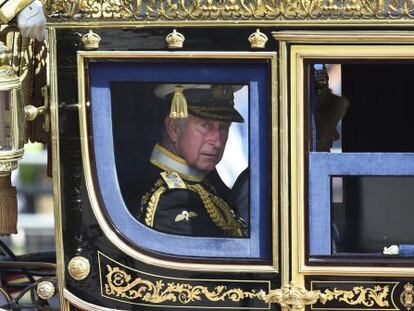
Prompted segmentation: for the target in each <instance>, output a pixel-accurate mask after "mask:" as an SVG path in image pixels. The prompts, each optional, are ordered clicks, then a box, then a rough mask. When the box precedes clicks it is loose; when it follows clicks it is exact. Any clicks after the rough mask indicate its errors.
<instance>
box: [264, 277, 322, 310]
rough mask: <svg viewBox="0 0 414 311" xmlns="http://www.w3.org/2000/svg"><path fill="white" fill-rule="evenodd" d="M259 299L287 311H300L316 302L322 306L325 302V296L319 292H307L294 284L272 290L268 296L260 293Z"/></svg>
mask: <svg viewBox="0 0 414 311" xmlns="http://www.w3.org/2000/svg"><path fill="white" fill-rule="evenodd" d="M261 298H262V299H263V300H264V301H266V302H270V303H275V304H279V305H280V306H281V307H283V308H288V309H289V310H302V309H303V308H304V307H305V306H307V305H313V304H315V303H316V302H318V301H319V302H320V303H322V304H325V302H326V296H325V295H324V294H322V293H321V292H320V291H319V290H316V291H308V290H306V289H305V288H304V287H303V286H301V285H296V284H295V282H291V283H290V284H287V285H283V286H282V287H281V288H278V289H272V290H270V291H269V294H265V293H263V292H262V296H261Z"/></svg>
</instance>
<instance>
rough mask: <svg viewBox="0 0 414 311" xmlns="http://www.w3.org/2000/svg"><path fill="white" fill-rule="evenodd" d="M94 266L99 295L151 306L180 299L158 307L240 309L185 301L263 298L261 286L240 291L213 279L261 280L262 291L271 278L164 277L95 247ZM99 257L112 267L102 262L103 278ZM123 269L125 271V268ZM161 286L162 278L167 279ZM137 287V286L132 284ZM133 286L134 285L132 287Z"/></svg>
mask: <svg viewBox="0 0 414 311" xmlns="http://www.w3.org/2000/svg"><path fill="white" fill-rule="evenodd" d="M97 253H98V267H99V277H100V284H101V295H102V297H105V298H108V299H111V300H115V301H120V302H124V303H129V304H134V305H141V306H151V307H155V305H154V304H160V303H162V302H165V301H172V302H180V303H181V305H162V304H160V305H156V307H158V308H192V309H200V308H202V309H203V310H205V309H226V310H232V309H237V310H243V309H245V308H243V307H240V306H238V307H214V306H213V307H207V306H194V305H193V306H190V305H186V304H188V303H190V302H199V301H201V300H202V297H203V296H204V297H205V298H207V300H209V301H213V302H214V301H215V302H218V301H225V299H226V297H227V298H228V299H229V300H231V301H234V302H237V301H240V300H242V299H244V298H251V299H253V298H257V299H258V300H262V301H264V296H263V295H264V293H263V290H260V291H258V292H256V291H254V290H251V291H250V292H248V291H243V290H241V289H240V288H233V289H228V288H227V286H226V285H224V284H222V285H217V283H225V282H229V283H230V282H231V283H238V284H240V283H245V284H252V283H257V284H263V285H266V287H267V289H266V292H269V291H270V286H271V282H270V281H268V280H237V279H187V278H179V277H165V276H162V275H158V274H153V273H147V272H143V271H140V270H137V269H134V268H131V267H128V266H126V265H124V264H122V263H119V262H117V261H116V260H114V259H112V258H111V257H109V256H107V255H105V254H104V253H102V252H100V251H98V252H97ZM101 258H106V260H108V261H110V262H111V263H113V264H114V265H116V267H112V266H111V265H108V264H106V267H107V268H108V267H109V268H110V269H108V270H109V272H108V273H107V274H106V275H105V279H106V281H105V280H103V279H102V276H103V274H102V264H103V263H102V260H101ZM125 270H127V271H128V273H127V272H125ZM131 272H135V273H138V274H139V277H137V278H135V279H133V277H132V276H131ZM149 277H153V278H156V279H157V280H156V281H150V280H148V279H147V278H149ZM167 280H168V283H167V286H165V282H167ZM188 282H210V283H212V284H213V285H214V290H213V291H210V290H209V288H208V287H207V286H201V285H193V284H189V283H188ZM136 287H138V288H136ZM134 288H135V289H134ZM104 289H105V292H107V295H115V296H116V297H117V298H114V297H110V296H106V295H105V293H104V292H103V290H104ZM120 298H123V299H129V300H132V299H136V298H141V299H142V300H143V301H144V302H142V303H141V302H126V301H125V300H122V299H120ZM264 303H265V304H267V307H266V308H254V307H253V308H251V307H247V308H246V309H249V310H269V309H270V303H269V302H267V301H264Z"/></svg>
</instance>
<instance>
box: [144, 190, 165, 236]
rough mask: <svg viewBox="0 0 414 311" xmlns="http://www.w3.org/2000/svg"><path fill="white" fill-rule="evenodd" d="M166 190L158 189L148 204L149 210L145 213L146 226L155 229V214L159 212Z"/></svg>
mask: <svg viewBox="0 0 414 311" xmlns="http://www.w3.org/2000/svg"><path fill="white" fill-rule="evenodd" d="M165 190H166V189H165V188H164V187H160V188H158V189H157V190H156V191H155V192H154V194H153V195H152V196H151V198H150V200H149V202H148V208H147V211H146V213H145V224H146V225H147V226H149V227H151V228H152V227H154V218H155V212H156V211H157V207H158V202H159V201H160V196H161V194H163V193H164V192H165Z"/></svg>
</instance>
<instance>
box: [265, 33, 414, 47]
mask: <svg viewBox="0 0 414 311" xmlns="http://www.w3.org/2000/svg"><path fill="white" fill-rule="evenodd" d="M272 35H273V38H274V39H275V40H277V41H284V42H287V43H295V44H298V43H327V44H335V45H338V44H343V43H355V44H362V43H378V44H394V43H400V44H403V43H407V44H412V43H414V34H413V33H412V31H392V30H389V31H384V30H383V31H355V30H354V31H346V32H339V31H332V30H331V31H326V30H323V31H274V32H272Z"/></svg>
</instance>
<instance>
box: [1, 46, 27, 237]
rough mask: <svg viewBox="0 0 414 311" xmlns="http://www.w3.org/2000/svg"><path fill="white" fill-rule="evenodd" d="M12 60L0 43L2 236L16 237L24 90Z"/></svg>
mask: <svg viewBox="0 0 414 311" xmlns="http://www.w3.org/2000/svg"><path fill="white" fill-rule="evenodd" d="M11 56H12V52H11V50H10V49H9V48H7V47H6V46H5V45H4V43H3V42H1V41H0V235H10V234H12V233H17V198H16V188H15V187H13V186H12V185H11V180H10V178H11V172H12V171H13V170H14V169H16V168H17V163H18V161H19V160H20V159H21V158H22V156H23V146H24V144H25V130H24V125H25V111H24V104H23V97H22V87H21V82H20V79H19V77H18V76H17V75H16V73H15V72H14V70H13V68H12V67H11V66H10V61H11Z"/></svg>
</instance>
